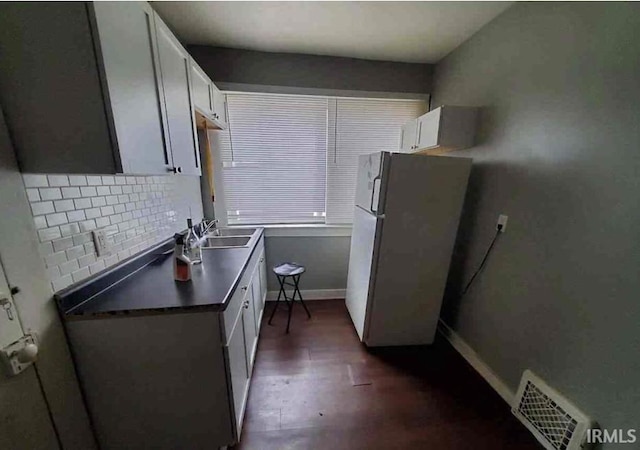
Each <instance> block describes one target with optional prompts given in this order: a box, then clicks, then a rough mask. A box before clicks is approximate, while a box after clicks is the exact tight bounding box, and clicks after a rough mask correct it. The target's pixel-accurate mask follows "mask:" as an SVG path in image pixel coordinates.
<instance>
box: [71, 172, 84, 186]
mask: <svg viewBox="0 0 640 450" xmlns="http://www.w3.org/2000/svg"><path fill="white" fill-rule="evenodd" d="M69 184H70V185H71V186H85V185H86V184H87V177H86V176H84V175H69Z"/></svg>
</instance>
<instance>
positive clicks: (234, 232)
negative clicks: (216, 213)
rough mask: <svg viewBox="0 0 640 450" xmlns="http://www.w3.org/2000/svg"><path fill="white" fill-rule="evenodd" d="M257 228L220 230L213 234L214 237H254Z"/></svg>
mask: <svg viewBox="0 0 640 450" xmlns="http://www.w3.org/2000/svg"><path fill="white" fill-rule="evenodd" d="M255 232H256V229H255V228H218V229H217V230H215V231H213V232H212V233H211V235H212V236H252V235H253V233H255Z"/></svg>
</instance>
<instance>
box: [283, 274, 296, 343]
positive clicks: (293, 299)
mask: <svg viewBox="0 0 640 450" xmlns="http://www.w3.org/2000/svg"><path fill="white" fill-rule="evenodd" d="M291 278H293V280H294V283H295V279H296V277H291ZM284 298H285V299H286V298H287V294H286V292H285V294H284ZM295 301H296V291H295V290H294V291H293V296H292V297H291V304H290V305H289V318H288V319H287V334H289V324H290V323H291V313H292V312H293V304H294V303H295ZM288 303H289V302H287V304H288Z"/></svg>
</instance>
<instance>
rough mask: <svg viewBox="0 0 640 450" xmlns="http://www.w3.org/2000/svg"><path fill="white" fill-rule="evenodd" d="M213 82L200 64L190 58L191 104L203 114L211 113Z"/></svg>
mask: <svg viewBox="0 0 640 450" xmlns="http://www.w3.org/2000/svg"><path fill="white" fill-rule="evenodd" d="M212 84H213V83H212V82H211V80H210V79H209V77H208V76H207V74H205V73H204V71H203V70H202V69H201V68H200V66H199V65H198V64H197V63H196V62H195V61H194V60H193V59H191V87H192V90H193V104H194V106H195V107H196V108H197V109H199V110H200V111H202V112H203V113H204V114H207V115H210V116H212V115H213V89H212V87H211V85H212Z"/></svg>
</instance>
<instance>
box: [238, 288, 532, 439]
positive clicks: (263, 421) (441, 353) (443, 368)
mask: <svg viewBox="0 0 640 450" xmlns="http://www.w3.org/2000/svg"><path fill="white" fill-rule="evenodd" d="M307 305H308V307H309V309H310V311H311V314H312V317H311V319H307V316H306V315H305V313H304V311H303V310H302V308H297V309H295V310H294V313H293V315H292V319H291V331H290V333H289V334H285V332H284V331H285V327H286V320H287V311H286V309H285V308H280V309H279V310H278V311H277V312H276V314H275V316H274V320H273V325H268V324H267V323H266V321H267V319H266V318H268V317H269V314H270V313H271V308H272V307H273V305H272V304H269V305H268V306H267V310H266V313H265V319H264V323H263V325H262V328H261V332H260V343H259V346H258V353H257V356H256V362H255V366H254V372H253V378H252V381H251V389H250V392H249V400H248V404H247V412H246V416H245V424H244V427H243V432H242V437H241V442H240V444H238V445H237V446H236V448H237V449H242V450H249V449H260V450H269V449H278V450H280V449H305V450H307V449H323V450H324V449H338V450H341V449H345V450H346V449H349V450H353V449H355V450H360V449H363V450H364V449H367V450H370V449H374V450H375V449H412V448H425V449H433V450H439V449H443V450H450V449H452V450H457V449H464V450H467V449H480V450H483V449H487V450H489V449H491V450H501V449H505V450H506V449H509V450H512V449H516V450H519V449H522V450H529V449H531V450H533V449H538V450H539V449H540V448H541V447H540V446H539V444H538V443H537V441H536V440H535V439H534V438H533V437H532V436H531V434H530V433H529V432H528V431H527V430H526V429H525V428H524V427H523V426H522V425H521V424H520V423H519V422H518V421H517V420H516V419H515V418H514V417H513V416H512V415H511V413H510V411H509V407H508V405H506V404H505V403H504V402H503V400H502V399H501V398H500V397H499V396H498V395H497V394H496V393H495V392H494V391H493V389H491V387H490V386H489V385H488V384H487V383H486V382H485V381H484V380H483V379H482V378H481V377H480V376H479V375H478V374H477V373H476V372H475V371H474V370H473V368H471V367H470V366H469V365H468V364H467V363H466V361H465V360H464V359H462V357H461V356H460V355H459V354H458V353H457V352H456V351H455V350H454V349H453V348H451V346H450V345H449V343H448V342H446V341H445V340H443V339H437V340H436V342H435V343H434V345H431V346H425V347H394V348H376V349H368V348H366V347H365V346H364V345H362V344H361V343H360V341H359V340H358V337H357V334H356V333H355V330H354V328H353V325H352V324H351V320H350V318H349V315H348V312H347V310H346V307H345V304H344V300H327V301H316V302H307ZM296 306H299V305H296Z"/></svg>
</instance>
